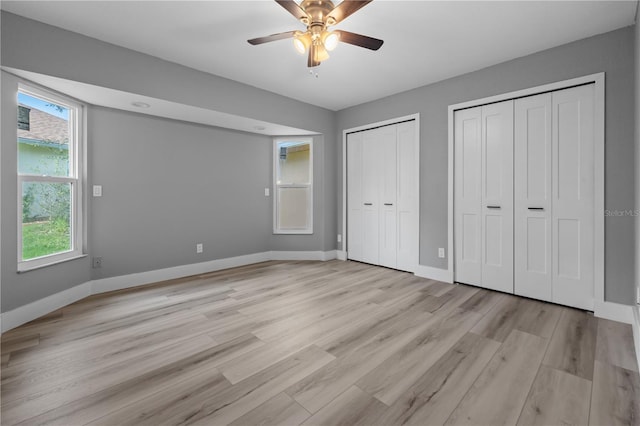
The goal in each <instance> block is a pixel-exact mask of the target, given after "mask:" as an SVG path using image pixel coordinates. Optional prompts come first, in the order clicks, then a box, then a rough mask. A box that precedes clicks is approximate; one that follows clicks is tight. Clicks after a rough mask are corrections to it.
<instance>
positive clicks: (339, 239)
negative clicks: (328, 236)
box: [338, 234, 342, 243]
mask: <svg viewBox="0 0 640 426" xmlns="http://www.w3.org/2000/svg"><path fill="white" fill-rule="evenodd" d="M338 242H339V243H341V242H342V235H341V234H338Z"/></svg>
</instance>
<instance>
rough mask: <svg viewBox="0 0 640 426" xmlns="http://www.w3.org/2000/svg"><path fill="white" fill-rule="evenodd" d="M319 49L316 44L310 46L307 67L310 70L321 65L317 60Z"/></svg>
mask: <svg viewBox="0 0 640 426" xmlns="http://www.w3.org/2000/svg"><path fill="white" fill-rule="evenodd" d="M317 47H318V46H316V45H315V44H312V45H311V46H309V59H308V60H307V67H309V68H313V67H317V66H318V65H320V61H318V59H317V56H318V55H317V53H316V49H317Z"/></svg>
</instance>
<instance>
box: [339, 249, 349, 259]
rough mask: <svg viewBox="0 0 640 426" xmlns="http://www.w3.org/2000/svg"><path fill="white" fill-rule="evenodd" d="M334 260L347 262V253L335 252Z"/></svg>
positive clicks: (342, 251)
mask: <svg viewBox="0 0 640 426" xmlns="http://www.w3.org/2000/svg"><path fill="white" fill-rule="evenodd" d="M336 258H337V259H338V260H347V252H346V251H344V250H336Z"/></svg>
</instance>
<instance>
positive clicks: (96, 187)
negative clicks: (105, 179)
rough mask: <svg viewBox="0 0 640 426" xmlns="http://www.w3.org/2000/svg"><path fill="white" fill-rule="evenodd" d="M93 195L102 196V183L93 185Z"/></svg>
mask: <svg viewBox="0 0 640 426" xmlns="http://www.w3.org/2000/svg"><path fill="white" fill-rule="evenodd" d="M93 196H94V197H102V185H93Z"/></svg>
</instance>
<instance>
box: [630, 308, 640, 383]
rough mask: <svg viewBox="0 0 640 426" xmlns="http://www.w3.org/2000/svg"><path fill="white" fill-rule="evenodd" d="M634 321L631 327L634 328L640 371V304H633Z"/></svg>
mask: <svg viewBox="0 0 640 426" xmlns="http://www.w3.org/2000/svg"><path fill="white" fill-rule="evenodd" d="M631 310H632V312H633V322H632V323H631V328H632V329H633V341H634V343H635V346H636V361H638V371H640V305H636V306H632V307H631Z"/></svg>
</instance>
